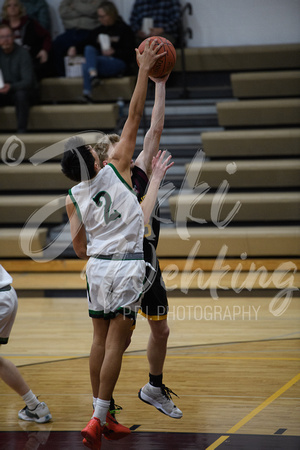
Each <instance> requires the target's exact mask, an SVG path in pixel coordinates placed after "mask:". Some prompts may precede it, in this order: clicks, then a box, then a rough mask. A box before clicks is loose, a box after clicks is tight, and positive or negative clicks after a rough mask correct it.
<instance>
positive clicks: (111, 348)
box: [81, 314, 132, 448]
mask: <svg viewBox="0 0 300 450" xmlns="http://www.w3.org/2000/svg"><path fill="white" fill-rule="evenodd" d="M100 320H101V319H100ZM131 324H132V321H131V320H130V319H129V318H126V317H124V316H123V315H122V314H119V315H118V316H117V317H115V318H114V319H110V321H109V326H108V330H107V335H106V339H105V349H104V355H102V365H101V369H100V385H99V393H98V398H97V400H96V407H95V411H94V414H93V417H92V419H91V420H90V421H89V423H88V424H87V426H86V427H85V428H84V429H83V430H82V432H81V434H82V436H83V437H84V440H83V443H84V445H86V446H87V447H89V446H93V448H96V447H97V445H98V446H99V448H100V446H101V435H102V434H104V436H105V437H106V438H107V439H112V440H114V439H121V438H122V437H125V436H127V435H128V434H129V433H130V430H129V429H128V428H126V427H124V426H123V425H121V424H119V423H118V422H117V421H115V420H114V419H113V418H112V417H111V416H110V415H109V412H108V410H109V406H110V400H111V396H112V393H113V390H114V387H115V384H116V382H117V379H118V377H119V374H120V370H121V365H122V356H123V353H124V340H125V339H126V337H127V336H128V333H129V330H130V327H131ZM90 448H91V447H90Z"/></svg>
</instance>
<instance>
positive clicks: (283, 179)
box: [0, 159, 300, 189]
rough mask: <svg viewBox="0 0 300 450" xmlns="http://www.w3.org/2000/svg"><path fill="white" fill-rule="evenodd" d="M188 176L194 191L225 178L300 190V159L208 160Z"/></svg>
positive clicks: (235, 184)
mask: <svg viewBox="0 0 300 450" xmlns="http://www.w3.org/2000/svg"><path fill="white" fill-rule="evenodd" d="M0 174H1V172H0ZM186 174H187V181H188V182H189V187H190V188H191V189H193V188H194V186H197V185H198V184H199V183H201V182H205V183H208V184H209V186H211V187H213V188H217V187H218V186H219V185H220V184H221V183H222V181H223V180H224V179H226V180H227V181H228V183H229V185H230V188H242V189H244V188H274V189H278V188H286V187H289V188H298V187H300V160H299V159H284V160H278V159H267V160H248V159H247V160H239V161H236V162H234V163H233V162H232V160H222V161H205V162H204V164H200V163H195V162H194V163H193V164H187V165H186ZM197 178H198V179H197ZM195 180H197V181H196V182H195Z"/></svg>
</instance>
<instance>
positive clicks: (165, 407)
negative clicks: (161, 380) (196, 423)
mask: <svg viewBox="0 0 300 450" xmlns="http://www.w3.org/2000/svg"><path fill="white" fill-rule="evenodd" d="M171 394H174V395H175V396H176V397H178V396H177V395H176V394H175V392H173V391H171V389H169V388H167V387H166V386H165V385H164V384H163V385H162V386H161V387H155V386H152V385H151V384H150V383H147V384H146V385H145V386H144V387H142V389H140V391H139V398H140V399H141V400H142V401H143V402H145V403H148V404H149V405H153V406H155V408H156V409H158V411H160V412H162V413H164V414H166V415H167V416H170V417H172V418H173V419H180V418H181V417H182V411H180V409H179V408H177V406H175V405H174V403H173V401H172V397H171Z"/></svg>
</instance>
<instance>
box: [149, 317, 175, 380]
mask: <svg viewBox="0 0 300 450" xmlns="http://www.w3.org/2000/svg"><path fill="white" fill-rule="evenodd" d="M148 323H149V326H150V330H151V331H150V336H149V340H148V347H147V357H148V362H149V372H150V374H151V375H153V376H160V375H162V373H163V367H164V362H165V358H166V354H167V342H168V337H169V333H170V329H169V327H168V323H167V319H163V320H148Z"/></svg>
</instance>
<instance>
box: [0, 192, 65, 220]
mask: <svg viewBox="0 0 300 450" xmlns="http://www.w3.org/2000/svg"><path fill="white" fill-rule="evenodd" d="M50 202H51V203H50ZM41 208H43V212H44V214H43V217H44V219H43V222H44V223H47V224H60V223H62V221H63V214H64V212H65V196H63V195H59V196H58V195H24V196H22V195H1V197H0V225H2V226H3V225H6V224H15V225H23V224H25V222H26V221H27V219H29V217H30V216H31V215H32V214H33V213H34V212H36V211H37V210H40V209H41ZM40 217H41V216H40V215H39V216H36V221H38V220H39V218H40Z"/></svg>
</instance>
